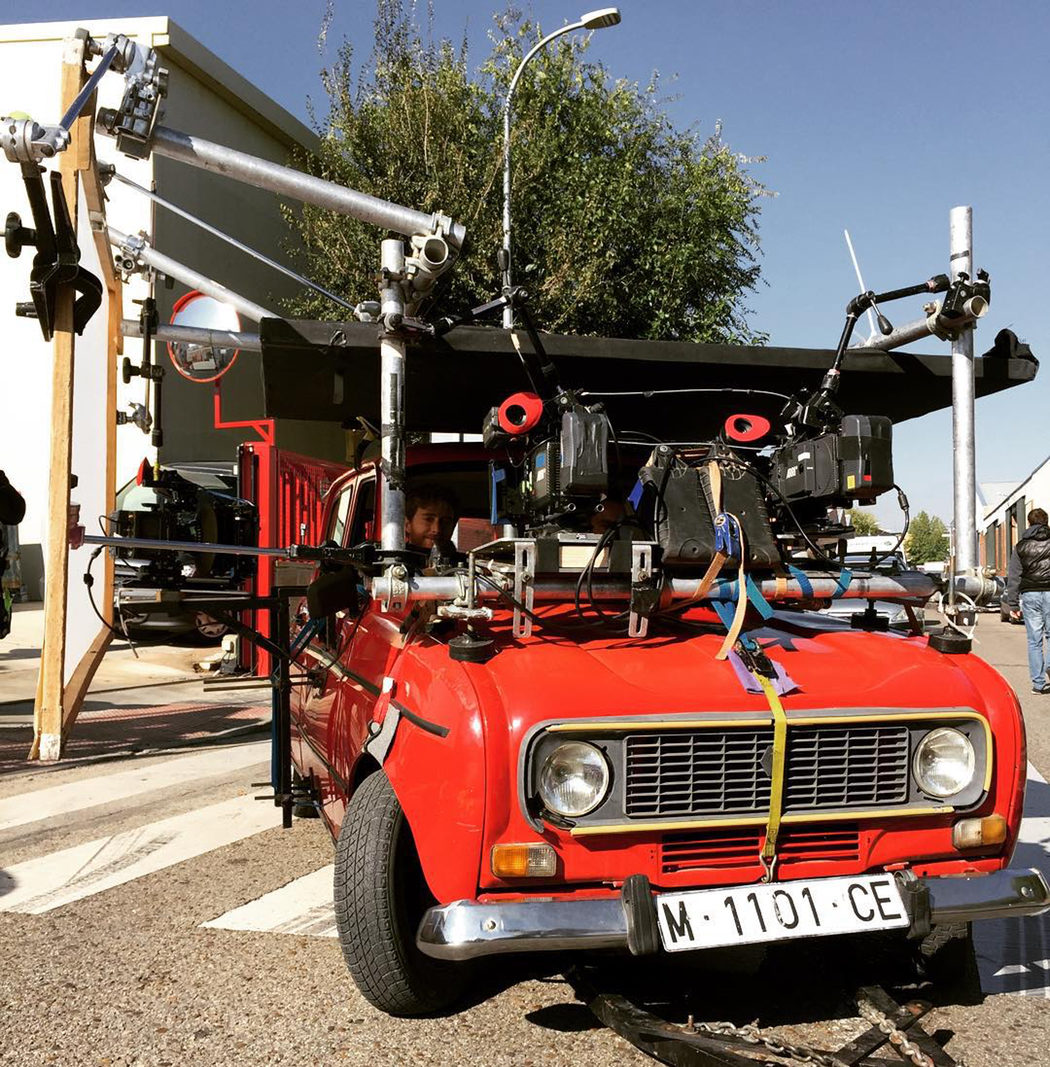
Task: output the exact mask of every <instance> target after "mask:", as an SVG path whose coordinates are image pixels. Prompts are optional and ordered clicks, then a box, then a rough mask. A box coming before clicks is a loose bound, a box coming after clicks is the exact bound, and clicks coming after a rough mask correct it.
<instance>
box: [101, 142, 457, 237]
mask: <svg viewBox="0 0 1050 1067" xmlns="http://www.w3.org/2000/svg"><path fill="white" fill-rule="evenodd" d="M100 132H102V133H105V132H106V131H105V130H101V131H100ZM153 151H154V152H156V153H157V154H158V155H162V156H167V157H168V158H169V159H177V160H179V161H180V162H182V163H188V164H190V165H191V166H194V167H200V168H201V169H203V170H210V171H213V172H214V173H216V174H223V175H225V176H226V177H228V178H233V179H235V180H237V181H242V182H245V183H247V184H248V185H253V186H256V187H257V188H260V189H269V190H270V191H271V192H274V193H277V194H278V195H280V196H287V197H291V198H292V199H294V200H301V201H303V203H306V204H315V205H316V206H317V207H323V208H328V209H329V210H330V211H338V212H340V213H341V214H343V215H351V216H353V217H354V218H355V219H360V220H361V221H362V222H370V223H372V224H373V225H375V226H379V227H381V228H382V229H386V230H394V231H395V232H396V233H402V234H404V235H405V236H406V237H411V236H413V235H415V234H421V233H436V232H437V231H438V230H439V229H440V222H441V216H439V215H436V214H433V215H428V214H427V213H426V212H424V211H416V210H414V209H413V208H407V207H402V206H401V205H400V204H394V203H391V202H390V201H389V200H381V199H380V198H379V197H377V196H369V195H368V194H367V193H359V192H357V191H356V190H354V189H347V188H345V187H344V186H342V185H337V184H336V183H335V182H329V181H325V180H324V179H323V178H315V177H313V176H312V175H310V174H303V173H302V171H298V170H293V169H292V168H291V167H284V166H281V164H279V163H273V162H271V161H270V160H268V159H260V158H259V157H258V156H251V155H248V153H246V152H238V151H236V150H235V149H232V148H227V147H226V146H225V145H220V144H216V143H215V142H214V141H206V140H204V139H203V138H202V137H192V136H190V135H189V134H186V133H182V132H180V131H179V130H172V129H169V128H168V127H167V126H157V127H156V129H155V130H154V131H153ZM465 237H466V229H465V228H464V227H463V226H462V225H461V224H459V223H452V224H451V226H450V227H449V232H448V240H449V243H450V244H453V245H454V246H455V247H456V248H457V249H459V248H461V247H462V245H463V240H464V238H465Z"/></svg>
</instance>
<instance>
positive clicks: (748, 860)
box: [660, 825, 860, 874]
mask: <svg viewBox="0 0 1050 1067" xmlns="http://www.w3.org/2000/svg"><path fill="white" fill-rule="evenodd" d="M764 840H765V830H763V829H761V828H760V827H747V826H738V827H732V828H728V829H716V830H706V831H696V830H691V831H688V832H685V833H673V834H664V835H663V837H662V838H661V841H660V870H661V872H662V873H663V874H682V873H685V872H686V871H696V870H705V869H725V868H729V867H743V866H748V865H754V866H757V865H758V854H759V852H760V851H761V849H762V843H763V841H764ZM859 858H860V833H859V831H858V830H857V827H856V826H837V825H836V826H817V827H800V826H792V827H788V828H786V829H784V830H782V832H781V834H780V837H779V838H778V839H777V863H778V866H779V867H781V868H783V867H785V866H789V865H791V864H795V863H804V862H807V861H814V860H820V861H825V862H827V861H834V862H840V863H845V862H855V861H857V860H858V859H859Z"/></svg>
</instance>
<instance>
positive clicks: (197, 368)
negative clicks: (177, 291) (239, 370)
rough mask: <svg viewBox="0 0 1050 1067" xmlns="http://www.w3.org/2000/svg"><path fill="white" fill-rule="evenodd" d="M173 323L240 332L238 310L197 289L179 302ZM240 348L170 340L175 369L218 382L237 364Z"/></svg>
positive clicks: (193, 379) (193, 377)
mask: <svg viewBox="0 0 1050 1067" xmlns="http://www.w3.org/2000/svg"><path fill="white" fill-rule="evenodd" d="M171 324H172V326H184V327H189V328H191V329H194V330H201V331H207V330H213V331H220V332H232V333H238V332H239V331H240V328H241V319H240V316H239V315H238V314H237V311H236V310H235V309H234V308H232V307H231V306H230V305H229V304H224V303H222V302H221V301H219V300H216V299H215V298H214V297H212V296H206V295H205V294H204V293H202V292H200V291H199V290H197V289H193V290H191V291H190V292H188V293H186V295H185V296H182V297H180V298H179V299H178V300H177V301H176V302H175V311H174V314H173V315H172V316H171ZM239 352H240V349H238V348H233V347H232V346H230V347H226V346H218V347H216V346H213V345H210V344H207V343H199V344H198V343H196V342H193V341H169V342H168V356H169V357H170V358H171V362H172V363H173V364H174V365H175V369H176V370H177V371H178V372H179V374H181V375H182V376H183V378H187V379H189V380H190V381H191V382H199V383H202V384H203V383H206V382H217V381H218V380H219V379H220V378H221V377H222V376H223V375H224V374H225V373H226V372H227V371H228V370H229V369H230V368H231V367H232V366H233V364H234V362H235V360H236V359H237V355H238V353H239Z"/></svg>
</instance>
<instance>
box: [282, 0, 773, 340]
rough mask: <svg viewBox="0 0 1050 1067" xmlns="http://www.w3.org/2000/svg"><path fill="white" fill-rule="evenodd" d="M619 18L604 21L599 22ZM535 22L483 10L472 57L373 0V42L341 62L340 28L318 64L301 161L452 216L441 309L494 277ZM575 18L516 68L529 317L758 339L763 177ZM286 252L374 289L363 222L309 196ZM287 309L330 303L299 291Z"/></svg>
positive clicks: (296, 215)
mask: <svg viewBox="0 0 1050 1067" xmlns="http://www.w3.org/2000/svg"><path fill="white" fill-rule="evenodd" d="M612 32H621V31H612ZM540 37H541V30H540V28H539V26H538V25H537V24H536V23H534V22H532V21H530V20H527V19H523V18H522V17H521V15H520V14H519V13H518V12H516V11H514V10H511V9H508V10H507V11H506V12H504V13H503V14H501V15H497V16H496V18H495V30H494V31H493V33H492V34H491V35H490V38H491V41H492V47H491V51H490V54H489V55H488V56H487V57H486V59H485V60H484V62H483V63H482V64H481V65H480V67H479V68H478V69H477V71H476V72H472V71H471V69H470V67H469V66H468V60H467V51H466V47H465V45H460V46H458V47H457V46H455V45H453V44H452V43H451V42H450V41H448V40H442V41H437V42H435V41H434V40H433V39H432V37H431V35H430V34H429V33H427V34H424V33H423V32H422V31H421V30H420V29H419V27H418V26H417V25H416V24H415V22H414V21H413V7H412V5H409V6H408V8H407V9H406V7H405V3H404V0H378V7H377V17H376V21H375V44H374V48H373V50H372V52H371V56H370V58H369V59H368V60H367V61H366V62H364V63H363V64H362V65H361V66H360V69H356V68H355V53H354V51H353V46H352V43H351V42H349V41H346V42H344V43H343V45H342V46H341V48H340V49H339V51H338V54H337V57H336V60H335V62H334V63H333V64H332V65H331V66H330V67H329V68H327V69H326V70H325V71H324V72H323V79H324V85H325V89H326V91H327V93H328V96H329V104H330V113H329V116H328V119H327V121H326V123H325V124H324V126H323V127H321V126H319V127H318V132H319V133H320V134H321V137H322V145H321V149H320V153H319V155H318V157H317V158H315V159H312V160H306V159H304V160H300V163H301V164H302V165H303V166H305V167H307V168H308V169H310V170H311V171H312V172H313V173H316V174H319V175H321V176H322V177H325V178H328V179H330V180H332V181H336V182H339V183H340V184H343V185H346V186H349V187H351V188H353V189H357V190H360V191H362V192H366V193H371V194H373V195H375V196H379V197H382V198H384V199H388V200H393V201H395V202H397V203H399V204H404V205H407V206H410V207H414V208H418V209H420V210H422V211H427V212H431V211H441V212H443V213H444V214H447V215H449V216H451V217H452V218H453V219H454V220H455V221H457V222H461V223H463V224H464V225H465V226H466V228H467V232H468V247H467V248H466V250H465V252H464V255H463V256H462V258H461V261H460V262H459V263H458V264H457V266H456V268H455V269H454V270H453V271H452V272H451V275H450V276H446V279H447V280H446V282H445V284H444V291H443V292H442V293H441V294H440V296H439V298H438V299H439V300H440V303H441V306H442V308H443V310H447V311H453V310H461V309H465V308H469V307H471V306H474V305H476V304H479V303H481V302H482V301H483V300H485V299H487V298H489V297H490V296H493V295H495V294H497V293H498V292H499V287H500V274H499V270H498V268H497V265H496V252H497V250H498V248H499V247H500V245H501V241H502V204H503V187H502V150H503V122H502V108H503V102H504V100H505V98H506V94H507V89H508V86H509V84H510V80H511V77H512V76H513V73H514V71H515V70H516V69H517V66H518V64H519V62H520V60H521V58H522V56H523V54H524V52H525V51H526V50H527V49H528V48H530V47H532V45H533V44H534V43H535V42H536V41H538V40H539V39H540ZM587 47H588V35H587V34H582V33H571V34H567V35H566V36H565V37H562V38H559V39H558V40H557V41H555V42H552V44H550V45H548V46H547V47H546V48H544V49H543V50H542V51H541V52H540V53H539V54H537V55H536V56H535V57H534V58H533V59H532V60H531V61H530V62H529V65H528V66H527V67H526V69H525V73H524V74H523V76H522V78H521V80H520V81H519V83H518V85H517V88H516V89H515V93H514V100H513V112H512V117H513V122H512V139H511V151H512V164H513V170H512V174H513V183H512V188H513V199H512V212H513V214H512V237H513V273H514V281H515V282H516V283H517V284H522V285H525V286H526V287H527V288H528V290H529V293H530V295H531V300H532V305H531V306H532V309H533V313H534V315H535V318H536V320H537V323H538V324H539V325H540V327H541V328H542V329H545V330H551V331H559V332H569V333H587V334H604V335H606V336H620V337H638V338H662V339H683V340H695V341H738V342H746V343H760V342H761V341H763V340H764V339H765V338H764V336H761V335H757V334H756V333H755V332H754V331H752V330H751V329H750V328H749V327H748V325H747V321H746V316H747V308H746V307H745V305H744V302H743V301H744V297H745V294H746V293H747V292H748V291H750V290H752V289H753V288H754V287H755V285H756V283H757V281H758V276H759V267H758V264H757V260H756V257H757V254H758V233H757V219H758V214H759V198H760V197H761V196H762V195H764V190H763V188H762V186H761V185H760V184H759V183H758V182H756V181H755V180H754V179H753V178H752V177H751V176H750V175H749V174H748V173H747V171H746V169H745V167H746V165H747V164H748V163H751V162H754V160H750V159H747V158H745V157H742V156H740V155H738V154H736V153H734V152H732V151H731V150H730V149H729V148H728V147H727V146H726V145H725V144H724V143H723V142H722V140H721V137H720V132H719V130H718V129H716V130H715V131H714V132H713V134H712V135H711V136H710V137H708V138H707V139H706V140H701V139H700V138H699V137H698V136H697V135H696V134H695V133H694V132H692V131H688V132H681V131H678V130H676V129H674V128H673V127H672V125H671V123H670V122H669V120H668V118H667V116H666V114H665V113H664V111H663V110H662V108H661V98H660V95H659V82H658V79H657V77H656V76H655V75H654V77H653V79H652V80H651V82H650V84H649V85H647V86H645V87H644V88H642V87H639V86H638V85H637V84H633V83H630V82H626V81H614V80H613V79H611V78H610V77H609V75H608V73H607V71H606V70H605V68H604V67H603V66H602V65H601V64H599V63H592V62H590V61H588V60H587V59H586V52H587ZM286 217H287V218H288V220H289V222H290V223H291V224H292V225H293V226H294V228H295V229H296V231H297V232H298V234H299V237H300V239H301V242H302V250H301V253H300V264H299V265H300V267H301V268H302V269H303V270H304V272H305V273H307V274H308V275H312V276H314V277H317V278H318V280H320V281H322V283H323V284H324V285H325V286H327V287H328V288H331V289H333V291H335V292H339V293H341V294H345V295H346V296H347V298H348V299H351V300H353V301H358V300H372V299H375V298H376V284H375V274H376V270H377V267H378V262H379V241H380V239H381V238H382V237H383V236H385V235H384V234H382V233H380V232H378V231H377V230H376V229H375V227H372V226H369V225H367V224H364V223H360V222H357V221H355V220H353V219H348V218H346V217H344V216H338V215H334V214H332V213H330V212H327V211H323V210H320V209H318V208H314V207H305V208H303V209H301V210H300V209H298V208H297V209H294V210H293V209H290V208H289V209H288V210H287V212H286ZM289 310H290V311H291V312H293V313H295V314H298V315H303V316H308V317H331V316H332V314H333V313H335V308H333V306H332V305H331V304H330V302H328V301H327V300H326V299H325V298H324V297H321V296H318V295H316V294H308V295H304V296H302V297H300V298H299V299H298V300H296V301H295V302H294V303H293V304H292V306H291V307H290V308H289Z"/></svg>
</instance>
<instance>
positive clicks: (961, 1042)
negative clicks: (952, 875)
mask: <svg viewBox="0 0 1050 1067" xmlns="http://www.w3.org/2000/svg"><path fill="white" fill-rule="evenodd" d="M978 638H979V642H980V643H979V645H978V647H977V651H978V653H979V654H981V655H982V656H984V658H986V659H988V660H989V661H990V662H992V663H994V664H995V665H996V666H998V667H999V668H1000V669H1001V670H1002V672H1003V673H1004V674H1005V676H1006V677H1007V679H1008V680H1009V681H1010V682H1011V683H1012V684H1013V685H1014V687H1015V689H1016V690H1017V691H1018V693H1019V695H1020V698H1021V702H1022V705H1023V707H1024V711H1025V717H1026V721H1027V723H1028V730H1029V757H1030V761H1031V764H1032V766H1031V768H1030V772H1029V774H1030V789H1029V800H1028V809H1027V812H1028V819H1027V821H1026V833H1025V837H1026V841H1025V843H1024V844H1023V845H1022V846H1021V847H1020V849H1019V854H1018V861H1019V862H1023V863H1025V864H1028V863H1032V864H1041V865H1042V866H1043V867H1044V869H1048V870H1050V856H1048V855H1047V851H1046V850H1045V849H1044V847H1043V843H1044V842H1045V841H1046V840H1047V838H1048V835H1050V787H1048V786H1047V785H1046V782H1045V779H1046V778H1050V696H1046V697H1039V696H1035V695H1034V694H1031V693H1030V692H1029V688H1030V686H1029V682H1028V676H1027V667H1026V661H1025V646H1024V634H1023V630H1021V629H1020V628H1017V627H1009V626H1007V625H1005V624H1002V623H1000V622H999V620H998V619H997V618H996V617H993V616H983V617H982V618H981V622H980V627H979V630H978ZM186 761H196V762H195V763H192V764H191V763H188V762H186ZM180 764H182V765H181V766H180ZM267 773H268V767H267V755H266V746H265V742H262V743H260V742H259V741H248V742H244V743H242V744H239V745H231V746H228V747H226V748H224V749H221V750H214V749H212V750H200V749H197V750H194V751H192V752H186V753H183V754H178V755H172V754H167V755H160V756H150V757H130V758H126V759H121V760H114V761H110V762H106V763H91V764H70V765H69V766H67V767H61V768H57V769H52V770H50V771H48V772H47V773H46V774H41V773H40V772H38V771H34V770H32V769H31V768H26V769H25V770H14V771H11V772H9V773H7V774H5V775H3V776H2V777H0V944H2V945H3V971H2V975H3V978H2V981H0V1063H2V1064H11V1065H17V1067H35V1065H37V1064H62V1065H68V1064H75V1065H78V1067H79V1065H81V1064H83V1065H106V1067H118V1065H119V1067H131V1065H136V1067H137V1065H156V1067H164V1065H171V1067H184V1065H187V1067H189V1065H197V1064H200V1065H213V1064H229V1065H234V1067H240V1065H270V1064H289V1065H290V1064H295V1065H299V1064H304V1065H305V1064H329V1063H332V1064H341V1063H346V1064H360V1065H368V1067H379V1065H385V1064H398V1065H400V1064H434V1065H439V1064H440V1065H442V1067H452V1065H460V1064H471V1065H472V1067H488V1065H503V1064H507V1065H511V1064H513V1065H526V1067H527V1065H530V1064H531V1065H539V1064H544V1065H552V1067H557V1065H563V1064H564V1065H566V1067H568V1065H572V1067H590V1065H595V1067H599V1065H601V1067H607V1065H614V1064H615V1065H630V1064H643V1063H650V1062H652V1061H650V1060H648V1059H646V1058H645V1057H644V1056H642V1055H641V1054H640V1053H639V1052H637V1051H636V1050H634V1049H633V1048H631V1046H629V1045H628V1044H627V1043H626V1042H625V1041H623V1040H622V1039H620V1038H619V1037H617V1036H616V1035H614V1034H613V1033H611V1032H610V1031H608V1030H604V1029H602V1028H601V1027H600V1026H598V1025H597V1023H596V1022H595V1021H594V1019H593V1017H592V1016H590V1014H589V1013H588V1011H587V1009H586V1008H585V1007H584V1006H583V1005H582V1004H580V1002H579V1001H578V1000H577V999H576V996H575V994H574V991H573V989H572V988H571V987H570V986H569V985H568V983H567V982H566V981H565V980H564V979H563V978H562V977H561V976H560V975H559V974H557V973H553V974H544V973H542V971H539V970H534V971H531V972H530V971H529V970H527V969H524V968H522V967H517V966H508V965H506V964H505V963H504V964H501V965H500V966H499V968H497V969H494V971H493V973H490V974H489V975H488V976H487V978H486V979H485V981H484V983H483V984H482V985H481V987H480V988H479V989H478V991H477V993H476V995H475V997H474V1002H473V1003H472V1004H470V1005H469V1006H467V1007H465V1008H464V1009H463V1010H462V1011H460V1012H458V1013H456V1014H453V1015H450V1016H447V1017H443V1018H436V1019H427V1020H415V1021H405V1020H393V1019H389V1018H386V1017H385V1016H383V1015H381V1014H379V1013H378V1012H376V1011H375V1010H373V1009H372V1008H370V1007H369V1006H368V1005H367V1004H366V1003H365V1002H364V1001H363V1000H362V998H361V997H360V995H359V994H358V993H357V991H356V989H355V988H354V986H353V984H352V982H351V981H350V980H349V978H348V976H347V974H346V972H345V969H344V966H343V963H342V959H341V956H340V953H339V948H338V944H337V942H336V940H335V939H334V938H333V937H332V936H330V934H331V932H332V931H331V914H330V909H328V907H327V902H326V901H325V899H324V897H325V894H326V892H327V889H326V887H325V884H324V883H325V879H326V877H327V875H326V873H325V872H324V868H325V867H326V866H327V865H328V864H329V863H331V860H332V847H331V843H330V841H329V839H328V837H327V834H326V833H325V831H324V830H323V828H322V827H321V826H320V824H319V823H318V822H316V821H303V822H297V823H296V824H295V825H294V826H293V828H292V829H291V830H288V831H283V830H281V829H280V828H279V826H278V822H279V819H278V816H277V813H276V811H275V809H274V808H273V807H272V806H271V805H269V804H266V803H263V802H256V801H253V800H251V799H250V797H251V796H252V794H253V793H261V792H263V790H262V789H254V790H253V789H252V788H251V787H250V785H249V783H251V782H259V781H262V780H263V779H264V778H266V777H267ZM121 776H123V777H121ZM63 790H64V792H63ZM55 812H61V814H55ZM318 872H320V873H318ZM282 887H289V888H288V889H285V890H284V892H283V895H282V894H277V896H275V897H271V896H269V894H271V893H274V892H275V891H278V890H282ZM318 887H320V889H319V888H318ZM319 893H320V896H318V894H319ZM293 894H294V895H295V900H290V897H291V896H292V895H293ZM260 898H261V903H260V904H259V905H252V907H249V908H245V905H249V904H251V903H252V902H254V901H259V900H260ZM16 909H17V910H16ZM204 923H211V924H214V925H209V926H203V925H202V924H204ZM237 927H240V928H237ZM244 927H248V928H244ZM809 944H810V946H811V948H810V949H809V950H808V951H804V952H801V953H798V954H793V955H789V956H785V957H783V958H781V959H780V960H779V964H778V963H777V961H776V960H773V961H772V962H771V961H769V960H767V964H766V966H765V967H764V968H763V969H762V970H761V971H759V972H758V973H757V974H744V975H726V974H722V973H718V974H711V975H705V976H703V979H702V981H701V982H700V984H699V986H698V987H697V988H696V989H691V990H690V992H689V996H688V998H686V1000H687V1002H688V1007H689V1010H690V1011H693V1012H694V1013H695V1014H696V1016H697V1018H706V1019H711V1018H731V1019H733V1020H734V1021H736V1022H737V1023H743V1022H749V1021H751V1020H752V1019H754V1018H756V1017H757V1018H758V1019H759V1021H760V1023H761V1024H762V1025H763V1026H772V1027H775V1028H776V1032H777V1033H780V1034H782V1035H784V1036H786V1037H787V1038H788V1039H790V1040H793V1041H796V1042H798V1041H807V1042H811V1043H813V1044H817V1045H820V1046H822V1047H825V1048H827V1047H833V1046H834V1045H835V1044H836V1043H839V1042H842V1041H844V1040H846V1039H847V1038H848V1037H850V1036H851V1035H853V1034H855V1033H857V1032H859V1031H860V1030H862V1029H864V1028H865V1026H864V1024H863V1023H861V1022H860V1021H859V1020H858V1018H857V1017H856V1012H855V1010H854V1009H853V1008H852V1007H851V1005H850V1002H849V997H848V993H849V990H850V988H852V987H851V986H850V985H849V981H850V980H849V979H847V978H846V977H845V976H844V973H843V971H842V969H841V968H842V967H844V963H843V961H842V960H841V959H836V958H834V957H832V956H830V955H829V954H828V952H827V951H825V949H824V946H823V945H822V944H821V943H819V942H810V943H809ZM978 948H979V955H980V957H981V959H980V962H981V977H982V986H983V990H984V994H983V998H982V999H981V1001H980V1002H979V1003H976V1004H964V1003H960V1002H958V1000H956V999H954V996H953V994H951V993H949V994H947V995H946V996H945V997H944V998H943V999H944V1000H945V1003H943V1004H941V1005H940V1006H938V1007H936V1008H935V1009H934V1010H933V1012H932V1013H931V1014H930V1015H929V1016H927V1019H926V1028H927V1030H928V1031H929V1032H931V1033H933V1032H936V1031H940V1032H941V1037H942V1038H946V1039H947V1038H948V1035H949V1034H951V1035H952V1036H951V1037H950V1040H948V1044H947V1047H948V1050H949V1051H950V1052H951V1053H952V1054H953V1055H954V1056H955V1057H956V1058H960V1059H963V1060H964V1061H965V1063H966V1064H967V1065H968V1067H985V1065H987V1067H992V1065H995V1067H1001V1065H1013V1064H1017V1065H1027V1064H1037V1065H1038V1064H1047V1065H1050V1008H1048V1005H1047V996H1048V993H1047V987H1048V986H1050V977H1048V976H1050V921H1047V920H1045V919H1030V920H1024V921H1014V922H1012V923H999V924H994V925H987V924H986V925H985V927H984V928H983V930H982V932H981V936H980V939H979V942H978ZM662 969H663V973H662V974H659V973H658V974H655V975H651V976H650V978H651V980H652V982H653V983H654V985H653V987H652V988H653V989H656V988H657V986H658V985H659V984H660V983H661V982H663V983H664V984H665V986H670V987H671V988H670V989H667V990H665V991H667V992H673V991H674V990H675V989H676V988H678V986H679V984H680V983H682V984H684V983H685V979H683V978H681V976H679V975H676V974H672V973H671V972H669V971H667V970H666V969H664V968H662ZM685 1002H686V1001H683V1003H685Z"/></svg>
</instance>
